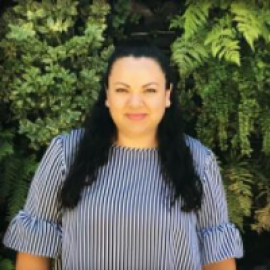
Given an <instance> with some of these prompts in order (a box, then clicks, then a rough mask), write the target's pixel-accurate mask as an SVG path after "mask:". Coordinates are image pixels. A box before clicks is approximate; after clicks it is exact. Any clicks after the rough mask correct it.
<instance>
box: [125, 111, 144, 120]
mask: <svg viewBox="0 0 270 270" xmlns="http://www.w3.org/2000/svg"><path fill="white" fill-rule="evenodd" d="M126 116H127V117H128V118H129V119H131V120H142V119H144V118H145V117H146V114H145V113H136V114H135V113H134V114H133V113H132V114H126Z"/></svg>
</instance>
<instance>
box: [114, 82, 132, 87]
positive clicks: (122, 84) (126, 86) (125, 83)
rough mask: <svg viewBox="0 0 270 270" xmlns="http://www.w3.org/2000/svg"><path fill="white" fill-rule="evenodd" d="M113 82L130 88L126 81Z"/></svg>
mask: <svg viewBox="0 0 270 270" xmlns="http://www.w3.org/2000/svg"><path fill="white" fill-rule="evenodd" d="M115 84H121V85H124V86H126V87H128V88H130V86H129V85H128V84H126V83H122V82H116V83H115Z"/></svg>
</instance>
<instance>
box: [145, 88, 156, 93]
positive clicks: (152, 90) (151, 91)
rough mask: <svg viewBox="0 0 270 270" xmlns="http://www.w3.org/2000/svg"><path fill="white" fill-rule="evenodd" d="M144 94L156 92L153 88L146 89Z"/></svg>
mask: <svg viewBox="0 0 270 270" xmlns="http://www.w3.org/2000/svg"><path fill="white" fill-rule="evenodd" d="M145 92H147V93H155V92H157V90H156V89H154V88H148V89H146V90H145Z"/></svg>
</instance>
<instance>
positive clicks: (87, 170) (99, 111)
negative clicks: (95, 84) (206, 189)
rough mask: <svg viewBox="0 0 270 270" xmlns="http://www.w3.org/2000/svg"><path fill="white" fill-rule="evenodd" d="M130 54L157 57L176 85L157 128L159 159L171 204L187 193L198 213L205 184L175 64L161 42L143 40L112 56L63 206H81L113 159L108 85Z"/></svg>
mask: <svg viewBox="0 0 270 270" xmlns="http://www.w3.org/2000/svg"><path fill="white" fill-rule="evenodd" d="M128 56H133V57H138V58H139V57H148V58H151V59H153V60H155V61H156V62H157V63H158V64H159V66H160V67H161V69H162V71H163V73H164V75H165V79H166V89H169V87H170V85H172V88H171V89H172V92H171V95H170V100H171V105H170V107H168V108H166V110H165V114H164V116H163V118H162V120H161V122H160V123H159V125H158V128H157V140H158V155H159V162H160V166H161V172H162V175H163V178H164V181H165V182H166V184H168V186H169V187H170V188H171V190H172V192H171V196H170V197H171V205H174V203H175V201H176V200H177V199H179V197H181V198H182V209H183V211H186V212H190V211H196V210H198V209H199V208H200V207H201V201H202V184H201V180H200V178H199V176H198V175H197V172H196V171H195V168H194V164H193V159H192V155H191V152H190V149H189V147H188V146H187V144H186V141H185V134H184V130H183V120H182V113H181V109H180V102H179V99H178V94H177V92H176V83H175V81H174V79H173V76H172V71H171V68H170V63H169V60H168V58H167V57H166V56H165V55H164V54H163V53H162V52H161V50H159V49H158V48H157V47H156V46H154V45H153V44H151V43H149V42H142V41H132V42H131V43H126V44H124V45H122V46H118V47H116V49H115V51H114V52H113V53H112V55H111V57H110V58H109V60H108V66H107V70H106V72H105V74H104V77H103V80H102V82H101V90H100V93H99V96H98V99H97V101H96V102H95V104H94V106H93V107H92V110H91V112H90V113H89V114H88V117H87V118H86V121H85V123H84V134H83V136H82V139H81V141H80V143H79V147H78V150H77V152H76V156H75V160H74V162H73V164H72V166H71V169H70V171H69V173H68V175H67V178H66V179H65V182H64V184H63V187H62V190H61V201H62V205H63V207H64V208H74V207H76V205H77V204H78V202H79V200H80V197H81V192H82V190H83V189H84V187H85V186H88V185H91V184H92V183H93V182H94V181H96V178H97V172H98V169H99V168H100V167H101V166H103V165H105V164H106V163H107V162H108V156H109V150H110V147H111V146H112V144H113V138H116V135H117V128H116V125H115V124H114V122H113V120H112V118H111V116H110V112H109V109H108V108H107V107H106V106H105V100H106V87H107V86H108V77H109V75H110V72H111V70H112V66H113V64H114V63H115V61H116V60H118V59H119V58H122V57H128Z"/></svg>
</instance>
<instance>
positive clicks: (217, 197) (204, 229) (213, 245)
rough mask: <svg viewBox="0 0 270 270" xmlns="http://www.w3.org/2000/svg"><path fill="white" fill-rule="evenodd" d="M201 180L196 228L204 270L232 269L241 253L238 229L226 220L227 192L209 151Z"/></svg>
mask: <svg viewBox="0 0 270 270" xmlns="http://www.w3.org/2000/svg"><path fill="white" fill-rule="evenodd" d="M202 182H203V191H204V197H203V202H202V208H201V209H200V211H199V212H198V223H197V230H198V236H199V241H200V244H201V245H200V246H201V258H202V265H203V266H204V267H203V269H204V270H223V269H226V270H235V269H236V266H235V261H234V258H241V257H242V256H243V246H242V240H241V236H240V234H239V231H238V229H237V228H236V227H235V225H234V224H232V223H230V221H229V218H228V209H227V201H226V194H225V191H224V187H223V183H222V178H221V175H220V171H219V167H218V164H217V161H216V158H215V155H214V154H213V153H212V151H208V155H207V157H206V158H205V167H204V171H203V175H202ZM228 258H230V259H228Z"/></svg>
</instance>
